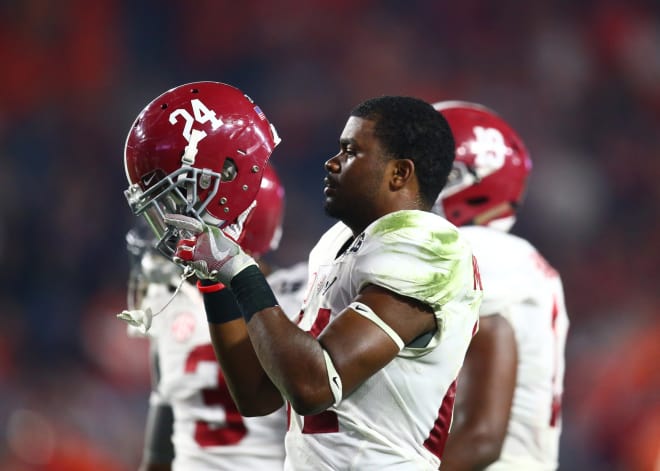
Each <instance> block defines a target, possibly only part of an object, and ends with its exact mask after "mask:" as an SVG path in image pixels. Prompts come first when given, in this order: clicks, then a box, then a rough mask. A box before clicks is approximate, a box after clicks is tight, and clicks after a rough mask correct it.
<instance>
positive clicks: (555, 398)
mask: <svg viewBox="0 0 660 471" xmlns="http://www.w3.org/2000/svg"><path fill="white" fill-rule="evenodd" d="M558 316H559V307H558V305H557V296H555V297H554V299H553V302H552V336H553V337H554V342H553V346H554V349H555V351H554V359H555V364H554V366H553V372H552V385H553V387H554V385H555V382H556V381H557V361H558V360H557V353H558V352H557V317H558ZM560 417H561V395H560V394H554V391H553V395H552V404H551V406H550V427H556V426H557V422H558V421H559V418H560Z"/></svg>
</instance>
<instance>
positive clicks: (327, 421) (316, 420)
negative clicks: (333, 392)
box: [302, 410, 339, 433]
mask: <svg viewBox="0 0 660 471" xmlns="http://www.w3.org/2000/svg"><path fill="white" fill-rule="evenodd" d="M304 421H305V423H304V425H303V429H302V433H335V432H339V419H338V418H337V414H336V413H334V412H333V411H331V410H326V411H323V412H321V413H319V414H314V415H306V416H305V417H304Z"/></svg>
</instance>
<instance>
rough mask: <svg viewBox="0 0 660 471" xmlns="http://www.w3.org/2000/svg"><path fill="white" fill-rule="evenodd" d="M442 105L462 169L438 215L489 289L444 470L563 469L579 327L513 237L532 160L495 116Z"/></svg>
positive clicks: (548, 272) (530, 251)
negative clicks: (570, 333) (565, 399)
mask: <svg viewBox="0 0 660 471" xmlns="http://www.w3.org/2000/svg"><path fill="white" fill-rule="evenodd" d="M434 106H435V108H436V109H437V110H438V111H439V112H440V113H441V114H442V115H443V116H444V117H445V118H446V119H447V121H448V122H449V126H450V127H451V129H452V132H453V134H454V139H455V141H456V160H455V162H454V168H453V170H452V172H451V174H450V178H449V181H448V183H447V186H446V187H445V189H444V190H443V191H442V193H441V195H440V198H439V199H438V201H437V203H436V205H435V206H434V210H435V211H437V212H438V213H439V214H443V215H445V217H446V218H447V219H449V221H451V222H452V223H454V224H455V225H457V226H461V227H460V232H461V234H462V235H463V236H464V237H465V238H467V240H469V241H470V244H471V245H472V249H473V250H474V254H475V256H476V257H477V259H478V260H479V269H480V272H481V278H482V280H483V284H484V298H483V302H482V304H481V309H480V311H479V316H480V320H479V332H478V333H477V334H476V336H475V337H474V339H473V340H472V343H471V344H470V347H469V349H468V353H467V357H466V360H465V364H464V366H463V369H462V370H461V373H460V376H459V384H458V390H457V395H456V412H455V416H454V423H453V424H452V428H451V434H450V436H449V441H448V442H447V448H446V450H445V456H444V460H443V466H442V469H443V470H449V471H456V470H476V469H488V470H525V471H532V470H549V469H556V468H557V466H558V451H559V435H560V433H561V414H560V406H561V396H562V390H563V379H564V346H565V343H566V334H567V329H568V324H569V321H568V317H567V315H566V307H565V305H564V292H563V288H562V282H561V279H560V277H559V274H558V273H557V271H556V270H555V269H554V268H553V267H552V266H550V264H549V263H548V262H547V261H546V260H545V259H544V258H543V256H542V255H541V254H540V253H539V252H538V251H537V250H536V249H535V248H534V247H533V246H532V245H531V244H530V243H529V242H528V241H526V240H524V239H521V238H520V237H517V236H514V235H512V234H510V233H508V231H509V229H510V228H511V226H512V225H513V223H514V221H515V218H516V210H517V208H518V206H519V205H520V203H521V201H522V198H523V195H524V192H525V187H526V183H527V177H528V175H529V172H530V170H531V167H532V164H531V160H530V157H529V154H528V152H527V149H526V147H525V145H524V143H523V141H522V140H521V139H520V137H519V136H518V134H517V133H516V132H515V131H514V130H513V129H512V128H511V127H510V126H509V125H508V124H507V123H506V122H505V121H504V120H503V119H502V118H501V117H500V116H498V115H497V114H496V113H495V112H493V111H492V110H490V109H487V108H485V107H483V106H481V105H477V104H474V103H466V102H457V101H447V102H441V103H436V104H435V105H434Z"/></svg>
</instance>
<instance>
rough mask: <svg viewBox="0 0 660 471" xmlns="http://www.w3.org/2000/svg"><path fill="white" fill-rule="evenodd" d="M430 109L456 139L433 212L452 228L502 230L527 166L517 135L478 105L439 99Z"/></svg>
mask: <svg viewBox="0 0 660 471" xmlns="http://www.w3.org/2000/svg"><path fill="white" fill-rule="evenodd" d="M433 107H434V108H435V109H436V110H438V111H439V112H440V113H441V114H442V115H443V116H444V117H445V119H446V120H447V122H448V123H449V126H450V128H451V130H452V133H453V135H454V140H455V142H456V159H455V161H454V166H453V169H452V171H451V173H450V175H449V179H448V181H447V185H446V186H445V188H444V189H443V190H442V192H441V193H440V196H439V197H438V200H437V201H436V204H435V206H434V209H433V210H434V211H436V212H439V213H441V214H443V215H444V216H445V217H446V218H447V219H448V220H449V221H450V222H452V223H453V224H455V225H456V226H462V225H466V224H478V225H491V226H493V227H498V228H501V229H503V230H508V229H509V228H510V227H511V225H513V222H514V221H515V212H516V207H517V206H518V205H519V203H520V202H521V201H522V198H523V196H524V193H525V188H526V182H527V177H528V175H529V172H530V170H531V169H532V161H531V159H530V157H529V154H528V152H527V149H526V147H525V144H524V143H523V141H522V139H520V137H519V136H518V133H516V131H514V130H513V129H512V128H511V126H509V125H508V124H507V123H506V122H505V121H504V120H503V119H502V118H501V117H500V116H498V115H497V114H496V113H495V112H494V111H492V110H490V109H488V108H486V107H484V106H482V105H478V104H475V103H469V102H465V101H443V102H439V103H435V104H434V105H433Z"/></svg>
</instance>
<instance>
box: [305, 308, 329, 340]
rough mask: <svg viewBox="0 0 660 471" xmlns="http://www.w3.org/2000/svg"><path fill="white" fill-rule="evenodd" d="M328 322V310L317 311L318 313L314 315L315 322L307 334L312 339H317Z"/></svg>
mask: <svg viewBox="0 0 660 471" xmlns="http://www.w3.org/2000/svg"><path fill="white" fill-rule="evenodd" d="M329 322H330V309H325V308H321V309H319V312H318V314H317V315H316V320H315V321H314V325H312V328H311V329H309V333H310V334H312V336H313V337H314V338H317V337H318V336H319V335H320V334H321V332H323V329H325V328H326V326H327V325H328V323H329Z"/></svg>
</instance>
